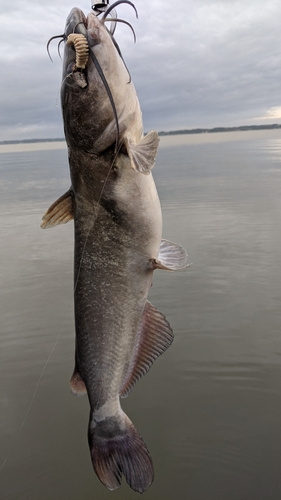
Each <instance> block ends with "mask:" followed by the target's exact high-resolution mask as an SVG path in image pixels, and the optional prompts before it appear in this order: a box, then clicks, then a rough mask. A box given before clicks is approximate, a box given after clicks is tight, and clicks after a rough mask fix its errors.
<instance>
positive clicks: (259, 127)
mask: <svg viewBox="0 0 281 500" xmlns="http://www.w3.org/2000/svg"><path fill="white" fill-rule="evenodd" d="M277 128H281V125H279V124H278V123H274V124H272V125H242V126H241V127H215V128H192V129H185V130H170V131H169V132H164V131H161V132H158V133H159V135H182V134H212V133H215V132H236V131H245V130H269V129H277ZM64 141H65V139H62V138H57V139H22V140H14V141H0V145H1V144H25V143H26V144H30V143H34V142H64Z"/></svg>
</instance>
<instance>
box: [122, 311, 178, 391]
mask: <svg viewBox="0 0 281 500" xmlns="http://www.w3.org/2000/svg"><path fill="white" fill-rule="evenodd" d="M173 339H174V335H173V330H172V329H171V326H170V324H169V323H168V321H167V320H166V318H165V316H163V314H162V313H161V312H160V311H158V309H157V308H156V307H155V306H153V305H152V304H151V303H150V302H147V303H146V305H145V308H144V311H143V315H142V317H141V320H140V322H139V325H138V332H137V337H136V344H135V350H134V353H133V355H132V360H131V363H130V366H129V368H128V371H127V373H126V376H125V379H124V381H123V384H122V386H121V388H120V396H121V397H123V398H125V397H127V396H128V394H129V393H130V391H131V390H132V389H133V387H134V385H135V384H136V383H137V381H138V380H139V379H140V378H141V377H143V375H145V374H146V373H147V372H148V370H149V369H150V367H151V366H152V364H153V362H154V361H155V360H156V359H157V358H158V356H160V355H161V354H163V352H164V351H166V349H168V347H169V346H170V345H171V343H172V342H173Z"/></svg>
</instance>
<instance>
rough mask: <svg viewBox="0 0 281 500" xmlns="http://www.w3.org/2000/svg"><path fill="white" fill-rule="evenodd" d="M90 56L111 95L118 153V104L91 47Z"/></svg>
mask: <svg viewBox="0 0 281 500" xmlns="http://www.w3.org/2000/svg"><path fill="white" fill-rule="evenodd" d="M89 56H90V58H91V59H92V61H93V63H94V65H95V67H96V69H97V72H98V74H99V75H100V77H101V80H102V82H103V84H104V86H105V89H106V92H107V95H108V97H109V100H110V103H111V106H112V110H113V114H114V119H115V123H116V140H115V150H114V153H116V151H117V148H118V145H119V138H120V133H119V123H118V116H117V111H116V106H115V103H114V99H113V96H112V93H111V90H110V88H109V85H108V83H107V80H106V78H105V76H104V73H103V71H102V68H101V66H100V63H99V62H98V60H97V58H96V56H95V54H94V52H93V51H92V50H91V49H90V52H89Z"/></svg>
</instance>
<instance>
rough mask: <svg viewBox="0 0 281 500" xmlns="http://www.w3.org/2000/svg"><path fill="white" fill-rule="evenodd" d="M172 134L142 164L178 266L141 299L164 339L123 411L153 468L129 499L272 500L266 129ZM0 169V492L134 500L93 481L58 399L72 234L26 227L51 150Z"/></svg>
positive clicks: (67, 405) (273, 366)
mask: <svg viewBox="0 0 281 500" xmlns="http://www.w3.org/2000/svg"><path fill="white" fill-rule="evenodd" d="M188 140H189V139H188V138H187V139H186V144H185V143H184V142H185V138H180V139H178V138H173V139H171V138H169V140H166V142H165V141H163V144H162V146H161V148H160V151H159V155H158V159H157V165H156V167H155V171H154V176H155V180H156V183H157V187H158V191H159V195H160V199H161V202H162V207H163V217H164V237H165V238H167V239H170V240H173V241H177V242H179V243H181V244H182V245H184V246H185V247H186V248H187V250H188V253H189V260H190V262H192V263H193V265H192V267H191V269H190V270H189V271H186V272H178V273H174V274H171V273H165V272H160V271H158V272H157V273H155V275H156V276H155V282H154V286H153V288H152V290H151V294H150V300H151V302H153V303H154V304H155V305H156V306H157V307H158V308H159V309H160V310H161V311H162V312H163V313H164V314H165V315H166V316H167V318H168V319H169V321H170V322H171V324H172V326H173V328H174V332H175V341H174V344H173V346H172V347H171V348H170V349H169V350H168V351H167V352H166V353H165V355H164V356H163V357H162V358H160V359H159V360H158V361H157V362H156V363H155V365H154V367H153V368H152V370H151V371H150V373H149V374H148V375H147V376H146V377H145V378H144V379H142V380H141V381H140V382H139V383H138V384H137V386H136V387H135V389H134V391H133V392H132V394H131V395H130V397H129V398H128V399H127V400H124V404H123V406H124V409H125V411H126V412H127V413H128V414H129V416H130V418H131V419H132V420H133V422H134V423H135V425H136V427H137V428H138V430H139V431H140V433H141V434H142V435H143V437H144V439H145V441H146V443H147V445H148V448H149V449H150V452H151V454H152V456H153V459H154V465H155V481H154V484H153V485H152V487H151V488H150V489H149V490H148V491H147V492H146V493H145V494H144V496H145V498H146V499H147V500H172V499H176V500H189V499H190V500H279V499H280V497H281V479H280V463H281V308H280V303H281V253H280V248H281V232H280V223H281V132H280V136H279V135H278V134H277V133H276V132H275V133H271V132H268V133H256V134H248V135H247V133H242V134H240V133H235V134H230V135H227V134H223V135H220V134H216V137H215V134H213V137H212V142H210V143H208V142H207V141H206V138H204V137H203V136H197V138H196V141H195V142H197V143H192V142H191V143H188ZM173 141H174V143H175V144H176V145H174V146H172V144H173ZM0 171H1V177H0V189H1V193H0V208H1V211H0V218H1V250H0V251H1V259H0V272H1V291H0V293H1V329H0V344H1V345H0V349H1V350H0V356H1V360H0V371H1V378H0V385H1V387H0V404H1V409H0V432H1V447H0V458H1V464H3V462H4V461H5V460H6V462H5V463H4V465H3V467H2V471H1V473H0V498H1V500H18V499H19V500H24V499H27V500H51V499H52V500H53V499H58V500H93V499H95V500H107V499H115V500H121V499H122V500H129V499H133V498H137V497H138V494H136V493H134V492H133V491H132V490H130V489H129V488H128V487H127V485H126V484H125V483H124V484H123V485H122V488H121V489H120V490H117V491H115V492H109V491H108V490H106V489H105V488H104V487H103V486H102V485H101V484H100V483H99V481H98V480H97V478H96V476H95V474H94V473H93V471H92V467H91V461H90V456H89V451H88V445H87V421H88V402H87V399H86V398H75V397H74V396H72V395H71V394H70V392H69V390H68V383H69V378H70V375H71V372H72V369H73V350H74V327H73V300H72V259H73V234H72V233H73V225H72V223H68V224H67V225H65V226H60V227H57V228H54V229H50V230H45V231H42V230H41V229H40V228H39V225H40V219H41V216H42V214H43V212H44V211H45V209H46V208H47V207H48V206H49V205H50V204H51V203H52V202H53V201H54V200H55V199H56V198H57V197H58V196H59V195H61V194H62V193H63V192H64V191H66V189H68V187H69V177H68V166H67V159H66V151H65V150H63V149H62V150H54V151H52V150H49V151H33V152H14V153H12V152H11V153H2V154H0ZM44 367H45V369H44ZM42 370H43V373H42ZM36 388H37V390H36ZM35 390H36V394H35V396H34V393H35ZM26 415H27V416H26Z"/></svg>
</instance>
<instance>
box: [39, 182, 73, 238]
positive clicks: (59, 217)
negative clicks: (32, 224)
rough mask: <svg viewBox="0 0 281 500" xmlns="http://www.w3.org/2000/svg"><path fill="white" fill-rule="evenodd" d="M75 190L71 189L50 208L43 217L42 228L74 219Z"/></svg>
mask: <svg viewBox="0 0 281 500" xmlns="http://www.w3.org/2000/svg"><path fill="white" fill-rule="evenodd" d="M73 197H74V194H73V191H72V189H69V190H68V191H66V193H64V194H63V195H62V196H60V198H58V199H57V200H56V201H55V202H54V203H53V204H52V205H51V206H50V208H48V210H47V212H46V213H45V214H44V215H43V217H42V223H41V226H40V227H42V229H48V228H50V227H55V226H58V225H59V224H66V223H67V222H68V221H69V220H71V219H73Z"/></svg>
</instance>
